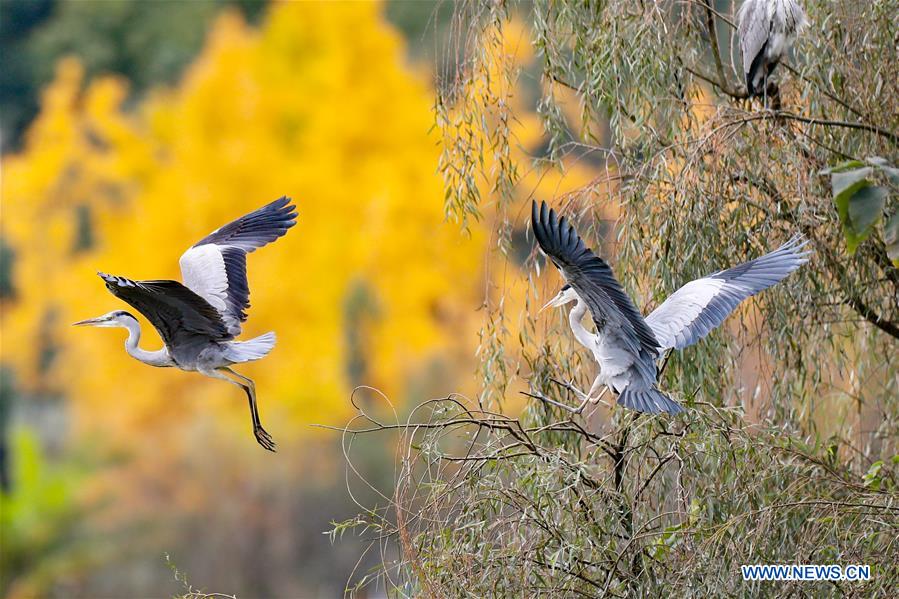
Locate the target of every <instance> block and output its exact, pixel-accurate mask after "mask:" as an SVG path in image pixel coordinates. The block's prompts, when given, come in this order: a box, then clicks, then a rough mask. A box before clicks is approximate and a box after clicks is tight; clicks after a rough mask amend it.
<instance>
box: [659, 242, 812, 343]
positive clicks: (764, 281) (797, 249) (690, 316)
mask: <svg viewBox="0 0 899 599" xmlns="http://www.w3.org/2000/svg"><path fill="white" fill-rule="evenodd" d="M806 243H807V242H806V241H804V240H803V238H802V237H801V236H796V237H793V238H792V239H791V240H790V241H788V242H787V243H785V244H783V245H782V246H780V247H779V248H777V249H776V250H774V251H773V252H771V253H770V254H765V255H764V256H762V257H761V258H756V259H755V260H751V261H749V262H746V263H744V264H740V265H739V266H735V267H733V268H729V269H727V270H723V271H721V272H717V273H715V274H712V275H709V276H707V277H704V278H702V279H696V280H695V281H691V282H689V283H687V284H686V285H684V286H683V287H681V288H680V289H678V290H677V291H675V292H674V293H673V294H672V295H671V296H670V297H669V298H668V299H666V300H665V301H664V302H663V303H662V305H660V306H659V307H658V308H656V309H655V310H653V311H652V313H651V314H650V315H649V316H647V317H646V322H647V323H649V326H650V327H652V330H653V332H654V333H655V336H656V339H658V340H659V342H660V343H661V344H662V349H668V348H674V349H682V348H684V347H687V346H689V345H693V344H694V343H696V342H697V341H699V340H700V339H702V338H703V337H705V336H706V335H708V334H709V331H711V330H712V329H714V328H716V327H718V326H719V325H720V324H721V323H722V322H724V319H725V318H727V317H728V316H729V315H730V313H731V312H733V311H734V309H735V308H736V307H737V305H738V304H739V303H740V302H742V301H743V300H745V299H746V298H748V297H750V296H752V295H755V294H756V293H758V292H759V291H762V290H764V289H767V288H768V287H771V286H772V285H774V284H775V283H777V282H779V281H780V280H782V279H783V278H784V277H786V276H787V275H788V274H790V273H791V272H793V271H794V270H796V269H797V268H799V267H800V266H801V265H803V264H805V263H806V262H807V261H808V255H809V254H810V253H811V252H810V251H808V250H805V249H804V248H805V245H806Z"/></svg>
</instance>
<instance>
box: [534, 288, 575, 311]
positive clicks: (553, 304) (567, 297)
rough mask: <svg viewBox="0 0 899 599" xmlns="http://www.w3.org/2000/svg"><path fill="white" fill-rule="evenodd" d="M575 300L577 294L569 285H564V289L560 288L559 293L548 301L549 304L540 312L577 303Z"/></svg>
mask: <svg viewBox="0 0 899 599" xmlns="http://www.w3.org/2000/svg"><path fill="white" fill-rule="evenodd" d="M577 299H578V297H577V293H575V292H574V289H572V288H571V285H567V284H566V285H565V286H564V287H562V289H561V290H560V291H559V293H558V294H556V297H554V298H552V299H551V300H549V302H548V303H547V304H546V305H545V306H543V307H542V308H540V311H541V312H542V311H544V310H546V309H547V308H558V307H559V306H564V305H565V304H567V303H569V302H574V301H577Z"/></svg>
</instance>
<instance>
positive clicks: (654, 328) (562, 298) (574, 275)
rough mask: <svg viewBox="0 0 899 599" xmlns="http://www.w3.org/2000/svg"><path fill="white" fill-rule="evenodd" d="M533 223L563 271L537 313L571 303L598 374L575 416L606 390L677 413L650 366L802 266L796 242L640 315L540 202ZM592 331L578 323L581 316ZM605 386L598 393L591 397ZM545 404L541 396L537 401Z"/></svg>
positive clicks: (690, 286)
mask: <svg viewBox="0 0 899 599" xmlns="http://www.w3.org/2000/svg"><path fill="white" fill-rule="evenodd" d="M531 224H532V227H533V230H534V237H535V238H536V239H537V244H538V245H539V246H540V249H541V250H542V251H543V253H544V254H546V255H547V256H548V257H549V258H550V260H552V262H553V264H555V265H556V268H558V269H559V271H560V272H561V273H562V277H563V278H564V279H565V282H566V285H565V286H564V287H562V290H561V291H560V292H559V294H558V295H556V296H555V297H554V298H553V299H552V300H550V301H549V303H547V304H546V305H545V306H544V307H543V309H546V308H548V307H550V306H553V307H557V306H563V305H565V304H568V303H569V302H575V305H574V308H573V309H572V310H571V311H570V312H569V315H568V321H569V324H570V325H571V330H572V332H573V333H574V336H575V339H577V340H578V342H580V343H581V345H583V346H584V347H586V348H587V349H589V350H590V351H591V352H592V353H593V357H594V359H595V360H596V362H597V363H598V364H599V374H598V375H597V376H596V379H595V380H594V382H593V386H591V387H590V390H589V391H588V392H587V393H586V394H584V393H581V392H577V394H578V395H579V396H580V397H581V398H582V400H583V401H582V403H581V405H580V406H579V407H578V408H572V407H570V406H566V405H564V404H559V403H557V402H551V403H553V404H555V405H559V406H560V407H563V408H565V409H568V410H569V411H571V412H574V413H580V412H581V411H582V410H583V409H584V407H585V406H586V405H587V404H588V403H596V402H598V401H599V400H600V399H601V398H602V396H603V395H604V394H605V392H606V390H607V389H609V388H611V389H612V390H614V391H615V393H617V394H618V403H619V404H620V405H622V406H624V407H626V408H630V409H632V410H637V411H638V412H651V413H658V412H669V413H672V414H676V413H678V412H680V411H682V410H683V408H682V407H681V406H680V404H678V403H676V402H675V401H674V400H672V399H671V398H670V397H668V396H667V395H666V394H664V393H662V392H661V391H660V390H659V388H658V386H657V383H658V369H657V367H656V363H657V361H658V359H659V357H660V356H661V354H662V352H664V351H665V350H668V349H683V348H685V347H688V346H690V345H693V344H694V343H696V342H697V341H699V340H700V339H702V338H703V337H705V336H706V335H707V334H708V333H709V331H711V330H712V329H714V328H716V327H718V326H719V325H720V324H721V323H722V322H724V319H725V318H727V316H728V315H729V314H730V313H731V312H733V311H734V309H735V308H736V307H737V305H738V304H739V303H740V302H742V301H743V300H745V299H746V298H748V297H750V296H752V295H755V294H756V293H758V292H760V291H762V290H764V289H767V288H768V287H771V286H772V285H774V284H775V283H777V282H778V281H780V280H782V279H783V278H784V277H786V276H787V275H788V274H790V273H791V272H793V271H794V270H796V269H797V268H799V267H800V266H801V265H802V264H804V263H805V262H806V261H807V256H808V254H809V252H808V251H805V250H804V249H803V248H804V246H805V244H806V242H805V241H803V240H802V238H801V237H799V236H796V237H793V238H792V239H791V240H790V241H788V242H787V243H785V244H783V245H782V246H780V247H779V248H778V249H776V250H774V251H773V252H771V253H769V254H766V255H764V256H762V257H761V258H757V259H755V260H751V261H749V262H746V263H744V264H741V265H739V266H735V267H733V268H730V269H728V270H723V271H720V272H716V273H714V274H711V275H709V276H707V277H703V278H701V279H697V280H695V281H691V282H689V283H687V284H686V285H684V286H683V287H681V288H680V289H678V290H677V291H675V292H674V293H673V294H672V295H671V296H670V297H669V298H668V299H666V300H665V301H664V302H663V303H662V304H661V305H660V306H659V307H658V308H656V309H655V310H653V312H652V313H651V314H650V315H649V316H647V317H646V318H644V317H643V316H642V315H641V314H640V312H639V311H638V310H637V308H636V307H634V304H633V302H632V301H631V298H630V297H628V295H627V293H625V291H624V289H623V288H622V287H621V284H620V283H619V282H618V281H617V280H616V279H615V275H614V273H613V272H612V269H611V268H610V267H609V265H608V264H607V263H606V262H605V261H604V260H603V259H602V258H600V257H598V256H597V255H596V254H594V253H593V251H592V250H590V248H588V247H587V246H586V245H585V244H584V242H583V240H582V239H581V238H580V237H579V236H578V234H577V232H576V231H575V230H574V227H573V226H571V225H570V224H569V223H568V221H567V220H566V219H565V217H564V216H563V217H562V218H561V219H560V218H557V217H556V212H555V210H552V209H549V208H548V207H547V205H546V203H545V202H542V203H541V205H540V207H539V208H538V206H537V202H534V203H533V204H532V206H531ZM588 310H589V311H590V315H591V316H592V318H593V323H594V325H595V327H596V332H592V331H590V330H588V329H587V328H586V327H585V326H584V325H583V324H582V322H581V320H582V318H583V317H584V315H585V314H586V313H587V311H588ZM600 388H603V390H602V393H600V394H599V395H597V392H598V391H599V390H600ZM543 399H545V398H543Z"/></svg>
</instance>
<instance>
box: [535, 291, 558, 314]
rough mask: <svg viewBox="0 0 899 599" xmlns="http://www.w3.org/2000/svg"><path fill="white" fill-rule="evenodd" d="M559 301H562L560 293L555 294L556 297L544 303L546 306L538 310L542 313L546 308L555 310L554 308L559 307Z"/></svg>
mask: <svg viewBox="0 0 899 599" xmlns="http://www.w3.org/2000/svg"><path fill="white" fill-rule="evenodd" d="M561 300H562V293H561V292H559V293H557V294H556V296H555V297H554V298H552V299H551V300H549V301H548V302H546V305H545V306H543V307H542V308H540V312H543V311H544V310H546V309H547V308H555V307H556V306H558V305H559V302H560V301H561ZM540 312H538V314H539V313H540Z"/></svg>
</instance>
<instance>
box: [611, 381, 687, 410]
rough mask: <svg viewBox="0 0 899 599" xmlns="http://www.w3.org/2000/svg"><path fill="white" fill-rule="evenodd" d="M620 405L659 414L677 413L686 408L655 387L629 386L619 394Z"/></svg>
mask: <svg viewBox="0 0 899 599" xmlns="http://www.w3.org/2000/svg"><path fill="white" fill-rule="evenodd" d="M618 405H620V406H624V407H625V408H628V409H631V410H636V411H638V412H649V413H650V414H658V413H660V412H667V413H669V414H677V413H679V412H683V411H684V408H683V406H681V405H680V404H679V403H677V402H676V401H674V400H673V399H671V398H670V397H668V396H667V395H665V394H664V393H662V392H661V391H659V390H658V389H656V388H655V387H653V388H652V389H635V388H633V387H627V388H625V390H624V391H622V392H621V393H620V394H619V395H618Z"/></svg>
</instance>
